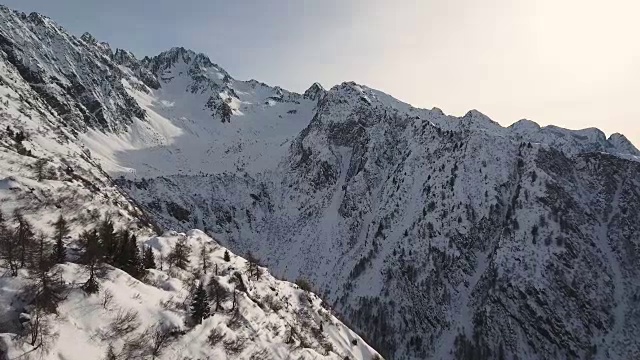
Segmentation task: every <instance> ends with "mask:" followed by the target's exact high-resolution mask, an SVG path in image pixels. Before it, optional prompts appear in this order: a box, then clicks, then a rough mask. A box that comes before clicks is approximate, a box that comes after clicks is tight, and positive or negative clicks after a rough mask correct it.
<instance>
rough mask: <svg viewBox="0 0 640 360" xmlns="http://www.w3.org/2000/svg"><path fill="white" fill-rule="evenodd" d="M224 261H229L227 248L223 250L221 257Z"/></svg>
mask: <svg viewBox="0 0 640 360" xmlns="http://www.w3.org/2000/svg"><path fill="white" fill-rule="evenodd" d="M223 259H224V261H226V262H229V261H231V256H229V250H225V251H224V257H223Z"/></svg>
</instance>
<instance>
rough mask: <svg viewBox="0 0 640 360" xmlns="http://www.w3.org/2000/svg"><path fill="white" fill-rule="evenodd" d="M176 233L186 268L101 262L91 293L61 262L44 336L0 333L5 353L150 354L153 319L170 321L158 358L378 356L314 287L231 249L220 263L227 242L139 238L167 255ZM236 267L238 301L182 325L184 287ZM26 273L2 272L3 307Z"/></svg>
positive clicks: (222, 279)
mask: <svg viewBox="0 0 640 360" xmlns="http://www.w3.org/2000/svg"><path fill="white" fill-rule="evenodd" d="M181 237H182V238H186V240H187V244H188V246H189V247H190V248H191V250H192V259H191V265H190V270H189V271H183V270H181V269H178V268H168V265H167V264H164V268H165V269H166V271H161V270H149V273H148V274H147V276H146V277H145V278H144V279H143V281H138V280H136V279H134V278H132V277H131V276H129V275H128V274H127V273H125V272H123V271H121V270H119V269H110V270H108V271H107V272H106V274H105V275H104V277H103V278H102V279H101V280H100V288H101V291H100V293H98V294H94V295H90V296H87V295H86V294H85V293H84V292H83V291H82V290H81V289H79V284H82V283H83V282H84V277H85V276H86V275H85V273H84V272H83V270H82V266H80V265H77V264H72V263H67V264H64V265H60V267H61V270H62V272H63V275H62V276H63V278H64V281H65V282H66V283H67V284H68V286H69V287H70V290H69V292H68V295H67V297H66V299H65V300H64V301H63V302H62V303H61V304H60V306H59V309H58V315H57V316H51V317H50V318H49V319H48V320H49V323H50V329H49V331H50V333H51V335H50V336H49V342H48V344H47V345H46V347H45V346H43V347H41V348H39V349H36V350H32V349H31V348H30V346H29V345H28V344H24V343H23V342H22V340H21V339H20V338H19V337H18V336H16V335H15V334H9V333H6V334H1V335H0V341H1V342H2V343H1V345H2V346H4V349H6V351H7V352H6V356H7V357H8V358H9V359H14V358H18V357H20V356H21V355H22V354H24V353H25V352H27V353H30V352H31V354H33V355H36V356H38V358H42V359H60V358H64V359H70V360H71V359H78V360H80V359H100V358H103V357H104V356H105V355H106V353H107V349H108V347H109V345H111V346H112V347H113V349H114V352H115V353H116V354H119V356H120V357H121V358H127V359H131V358H151V357H152V355H151V353H150V352H151V346H152V345H153V344H154V343H153V341H154V338H153V334H154V333H155V331H156V330H157V329H161V328H162V329H168V330H170V331H171V332H172V334H173V335H172V336H171V337H170V338H169V340H168V341H167V343H166V346H164V347H163V348H162V349H161V351H160V354H158V355H156V356H154V357H153V358H157V359H185V358H191V359H290V358H296V359H300V358H305V359H344V358H346V357H348V358H350V359H367V360H369V359H375V358H376V356H378V355H377V353H376V352H375V351H374V350H373V349H372V348H371V347H369V346H368V345H367V344H366V343H365V342H364V341H363V340H362V339H361V338H360V337H359V336H358V335H356V334H355V333H353V332H352V331H351V330H349V329H348V328H347V327H346V326H345V325H343V324H342V323H341V322H340V321H339V320H338V319H336V318H335V317H334V316H333V315H332V314H331V312H330V310H328V309H327V308H325V307H323V305H322V300H321V299H319V298H318V297H317V296H316V295H314V294H313V293H310V292H306V291H305V290H301V289H299V288H298V286H296V285H294V284H291V283H288V282H285V281H280V280H277V279H275V278H273V277H272V276H271V275H269V274H268V273H267V272H266V270H265V269H262V271H263V275H262V277H261V278H260V280H255V279H253V278H248V277H247V275H246V273H245V272H246V271H245V270H246V267H247V262H246V261H245V260H244V259H243V258H241V257H239V256H236V255H234V254H230V261H229V262H226V261H224V260H223V255H224V252H225V250H226V249H225V248H223V247H221V246H220V245H218V244H217V243H216V242H215V241H214V240H212V239H211V238H209V237H208V236H206V235H205V234H204V233H202V232H201V231H191V232H189V233H188V234H184V233H182V234H180V233H175V232H174V233H167V234H165V235H163V236H160V237H152V238H150V239H148V240H145V241H144V244H147V245H149V246H152V248H153V250H154V253H155V255H156V258H157V259H160V258H161V257H160V256H161V255H163V256H164V258H165V259H166V257H167V255H168V254H169V252H170V249H171V248H172V247H173V246H174V245H175V243H176V241H177V240H178V239H179V238H181ZM203 247H204V248H205V249H206V251H207V256H208V259H209V261H210V262H209V267H208V269H207V271H205V272H202V271H201V269H200V265H199V264H200V263H199V261H201V260H200V259H201V258H200V257H199V254H200V252H201V249H202V248H203ZM158 266H160V264H158ZM216 271H217V275H216ZM236 272H238V273H239V274H241V276H242V279H243V282H244V283H245V284H246V286H247V290H246V292H242V291H238V292H237V309H235V310H232V306H233V304H232V298H229V299H228V300H226V301H224V302H223V303H222V307H223V308H224V310H223V309H220V310H219V311H217V312H214V313H213V315H212V316H211V317H209V318H206V319H205V320H204V321H203V322H202V324H199V325H196V326H195V327H191V326H189V325H188V324H186V323H185V319H186V318H187V317H188V315H187V311H186V306H185V304H187V305H188V304H189V302H190V298H189V290H190V287H191V286H193V284H194V283H197V282H198V281H205V282H208V279H209V278H211V277H215V278H216V279H217V281H218V282H219V283H220V284H222V286H224V287H226V288H227V290H228V291H229V292H231V291H233V285H232V283H233V282H232V278H233V277H234V276H235V275H234V274H235V273H236ZM194 274H199V275H194ZM25 281H26V280H25V279H24V278H23V277H22V276H19V277H17V278H4V279H2V281H1V285H0V286H1V288H2V294H3V295H2V297H0V301H2V307H3V308H4V309H7V308H10V309H11V311H20V309H19V308H12V306H10V305H9V303H12V304H16V303H20V302H19V301H16V299H15V298H14V296H16V295H17V294H16V293H15V292H14V289H17V288H20V287H21V286H24V284H21V283H24V282H25ZM105 294H107V296H105ZM110 296H111V299H108V298H109V297H110ZM105 299H108V300H105ZM125 314H129V315H131V314H135V315H132V317H133V320H132V321H130V323H129V325H130V326H128V329H127V330H118V329H117V327H116V325H115V324H118V319H119V318H120V319H122V318H123V317H124V315H125ZM291 329H294V332H293V334H294V335H293V336H292V340H291V341H289V340H288V339H289V336H290V333H291ZM212 332H215V333H218V334H219V337H220V338H219V339H217V341H216V342H215V343H211V342H210V341H209V340H208V337H209V335H210V334H211V333H212ZM137 339H142V341H143V343H142V346H141V348H136V349H135V351H133V350H131V346H130V345H131V343H135V342H136V340H137ZM127 344H129V347H127ZM0 348H2V347H1V346H0ZM45 350H46V351H45Z"/></svg>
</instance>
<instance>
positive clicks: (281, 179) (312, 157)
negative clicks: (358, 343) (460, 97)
mask: <svg viewBox="0 0 640 360" xmlns="http://www.w3.org/2000/svg"><path fill="white" fill-rule="evenodd" d="M0 13H2V16H3V19H4V20H6V21H5V22H4V23H3V24H2V25H0V36H1V37H0V40H1V41H0V50H2V51H0V56H2V64H3V66H4V68H2V71H1V72H0V75H2V76H3V78H2V79H7V78H8V79H9V81H7V80H4V81H3V82H2V83H0V89H3V91H5V89H8V88H11V89H14V90H12V91H18V92H21V93H22V96H20V95H18V94H14V95H12V96H10V97H5V98H4V100H3V101H5V102H6V103H7V104H9V105H6V106H5V107H10V108H13V109H20V108H23V110H25V109H27V110H28V109H37V110H36V111H37V112H44V113H47V114H48V115H46V116H45V117H46V120H38V121H39V122H37V123H36V124H35V125H33V126H32V128H33V129H36V128H38V127H43V129H42V132H41V133H42V134H44V135H43V136H41V137H34V139H35V140H29V141H27V143H29V144H33V146H34V149H35V151H39V150H37V148H39V147H42V148H43V149H44V148H46V149H47V150H46V151H47V152H49V153H50V154H52V155H51V156H52V157H54V158H55V157H61V156H62V154H64V153H65V151H66V147H67V146H68V147H69V148H70V149H72V150H71V151H72V152H73V153H77V154H78V156H79V157H80V158H83V157H82V155H81V154H82V153H86V152H87V151H89V153H90V154H92V157H91V158H87V159H84V158H83V159H84V160H82V161H80V162H81V163H82V164H85V165H81V166H82V167H83V169H86V171H88V172H90V173H92V174H94V176H95V177H96V178H97V179H102V180H101V182H100V183H99V184H100V185H99V186H98V188H100V190H103V189H104V191H105V192H106V193H107V194H108V195H105V196H107V197H109V196H116V195H115V194H116V193H118V194H120V193H119V191H121V190H124V191H125V192H126V194H127V195H126V196H124V199H125V200H123V201H124V202H121V203H118V202H117V201H116V202H115V203H114V201H113V200H114V199H111V201H103V205H104V206H106V208H105V207H101V206H98V205H97V203H96V205H95V206H96V207H98V208H100V209H102V210H101V211H106V209H107V208H108V209H109V211H116V212H117V211H118V209H120V208H121V206H122V204H125V203H128V202H130V200H126V197H127V196H130V197H131V198H132V199H135V202H136V204H139V205H140V206H141V207H142V208H143V209H144V210H145V213H146V214H150V215H151V217H152V218H153V222H155V223H157V224H158V225H159V226H160V227H162V228H164V229H175V230H180V231H188V230H189V229H192V228H198V229H201V230H204V231H205V232H206V233H208V234H210V235H213V236H214V237H215V238H216V239H218V240H219V241H220V242H221V243H222V244H224V245H225V246H227V247H229V248H230V249H232V250H236V251H239V252H244V251H246V250H251V251H253V252H254V253H256V254H258V255H259V256H260V257H261V258H262V259H263V260H264V261H265V263H266V264H267V265H268V266H269V267H270V269H272V271H273V273H274V274H277V275H278V276H281V277H284V278H286V279H288V280H295V279H296V278H298V277H300V276H303V277H306V278H308V279H310V280H311V282H312V283H313V284H314V286H315V287H316V288H317V289H318V290H319V291H320V292H321V293H323V297H324V298H326V299H328V301H330V302H331V303H332V305H334V308H335V309H336V310H337V311H339V312H340V314H341V315H342V316H343V317H344V318H346V319H348V320H349V323H350V324H352V326H353V327H354V328H355V329H356V330H358V331H359V332H360V333H362V334H365V335H366V336H367V338H368V339H371V344H373V345H374V347H376V348H377V349H378V350H379V351H380V352H381V353H382V354H384V355H385V356H386V357H388V358H397V359H405V358H406V359H424V358H432V359H451V358H453V359H464V358H468V357H470V356H471V354H474V356H477V358H480V359H491V358H495V357H498V358H500V356H501V354H503V355H504V357H505V358H507V359H508V358H513V357H514V356H518V358H524V359H548V358H611V359H629V358H637V357H638V356H640V355H639V354H640V344H639V343H638V341H637V339H638V338H639V336H638V335H639V331H640V330H639V329H640V318H639V316H638V314H637V313H636V311H635V310H634V309H636V308H637V305H638V298H639V297H638V294H639V293H640V284H639V282H638V276H637V274H638V273H640V268H639V267H638V264H639V261H638V256H637V254H638V250H637V249H638V248H639V247H640V243H638V239H639V237H638V234H639V233H640V229H639V228H638V221H637V219H638V216H639V215H638V211H637V209H639V208H640V198H639V197H638V194H640V183H639V182H638V181H637V179H638V178H640V171H639V169H638V167H639V165H638V164H639V162H638V161H637V160H638V159H639V158H640V152H638V150H637V149H636V148H635V147H634V146H633V145H632V144H631V143H630V142H629V141H628V140H627V139H626V138H625V137H624V136H623V135H620V134H613V135H611V136H610V137H609V138H607V137H606V136H605V135H604V134H603V133H602V132H601V131H599V130H597V129H584V130H578V131H574V130H567V129H562V128H559V127H555V126H547V127H540V126H539V125H538V124H536V123H534V122H532V121H529V120H521V121H518V122H517V123H515V124H513V125H512V126H510V127H506V128H505V127H502V126H500V125H499V124H497V123H496V122H494V121H492V120H491V119H489V118H488V117H487V116H485V115H483V114H482V113H480V112H479V111H477V110H471V111H469V112H468V113H467V114H465V115H464V116H462V117H454V116H448V115H445V114H444V113H443V112H442V111H440V110H439V109H437V108H433V109H431V110H428V109H418V108H415V107H412V106H411V105H409V104H405V103H402V102H400V101H398V100H396V99H394V98H393V97H391V96H389V95H387V94H384V93H382V92H380V91H377V90H375V89H371V88H368V87H366V86H363V85H359V84H355V83H353V82H345V83H342V84H340V85H336V86H334V87H333V88H331V89H329V90H325V89H323V88H322V87H321V86H319V85H318V84H313V85H312V86H311V87H310V88H309V89H308V90H307V91H306V92H305V93H304V94H302V95H300V94H295V93H292V92H288V91H286V90H284V89H281V88H279V87H271V86H268V85H265V84H262V83H259V82H257V81H254V80H251V81H240V80H236V79H234V78H233V77H232V76H231V75H230V74H228V73H227V72H226V71H225V70H224V69H222V68H221V67H220V66H218V65H216V64H214V63H212V62H211V61H210V60H209V58H208V57H207V56H205V55H203V54H197V53H194V52H192V51H190V50H186V49H183V48H172V49H170V50H168V51H166V52H163V53H161V54H159V55H158V56H155V57H150V58H144V59H136V58H135V56H133V54H131V53H130V52H128V51H125V50H121V49H118V50H116V51H115V52H114V51H112V50H111V49H110V48H109V47H108V45H106V44H103V43H99V42H98V41H97V40H96V39H93V38H92V37H91V36H89V35H84V36H83V37H82V38H81V39H76V38H74V37H72V36H70V35H68V34H67V33H65V32H64V30H63V29H61V28H60V27H58V26H57V25H55V24H54V23H53V22H52V21H51V20H50V19H46V18H44V17H42V16H40V15H29V16H27V15H23V14H20V13H16V12H12V11H10V10H8V9H6V8H1V9H0ZM30 59H33V60H30ZM34 69H36V70H37V71H35V70H34ZM34 71H35V75H34ZM34 79H35V80H37V81H33V80H34ZM15 84H18V86H16V85H15ZM43 84H44V86H43ZM15 89H19V90H15ZM43 89H44V90H43ZM74 89H75V90H74ZM78 89H79V90H82V91H79V90H78ZM45 90H46V91H45ZM87 94H91V95H90V96H89V95H87ZM3 104H4V103H3ZM91 109H92V110H91ZM89 110H91V111H89ZM15 111H17V110H15ZM92 114H102V115H101V116H93V115H92ZM85 115H86V116H85ZM36 118H38V116H36ZM31 119H33V116H23V117H21V118H16V121H17V122H16V124H18V125H19V124H28V123H29V121H32V120H31ZM18 125H16V126H18ZM19 126H22V125H19ZM57 132H64V133H65V134H66V135H65V136H66V138H68V139H69V141H68V145H64V147H63V148H55V149H53V148H49V147H47V146H48V145H46V144H47V141H49V140H50V139H51V136H49V135H50V134H52V133H57ZM30 133H35V130H32V131H30ZM11 146H13V145H11V144H5V148H8V147H11ZM29 146H31V145H29ZM85 149H86V150H85ZM11 151H12V154H11V158H7V159H8V160H7V161H5V164H2V166H3V167H4V168H3V169H4V171H6V172H7V175H8V176H7V177H6V179H5V180H3V182H2V183H0V191H1V192H2V194H15V191H14V190H11V189H14V188H16V187H21V188H22V189H29V186H28V185H29V184H31V183H29V181H32V179H33V176H32V173H29V175H24V174H26V173H25V172H24V171H22V170H20V169H22V167H26V166H28V165H30V164H31V163H32V162H33V160H31V159H30V158H29V157H24V156H21V157H17V155H14V154H13V152H15V149H14V150H11ZM43 151H45V150H43ZM12 162H19V164H21V165H20V166H18V167H15V166H11V164H12ZM6 164H8V165H6ZM98 165H100V166H101V168H103V169H105V170H106V172H107V173H108V174H109V175H110V176H113V177H119V176H120V175H123V177H122V178H120V179H118V180H117V184H118V186H119V188H112V187H111V186H112V185H111V183H110V182H109V181H108V179H109V177H108V175H107V174H105V173H102V172H101V171H100V170H99V168H98ZM79 166H80V165H79ZM21 174H23V175H21ZM10 176H12V177H11V178H9V177H10ZM21 176H22V178H21ZM29 179H31V180H29ZM47 181H48V180H46V181H45V182H44V184H46V186H53V184H54V183H51V185H49V183H48V182H47ZM39 186H40V185H39ZM110 189H111V190H114V191H115V193H113V195H109V194H111V193H112V192H111V190H110ZM23 192H24V193H30V192H31V190H30V189H29V190H24V191H23ZM6 196H10V197H11V200H8V201H7V202H6V204H9V205H7V209H10V208H11V207H12V206H13V205H11V204H12V203H15V204H23V199H24V197H15V196H14V195H6ZM117 196H123V195H122V194H120V195H117ZM96 198H98V199H100V197H96ZM118 199H120V198H118ZM94 200H95V199H94ZM85 204H86V203H85ZM89 204H93V203H89ZM136 204H132V205H131V209H132V210H131V211H137V208H136ZM88 206H93V205H88ZM126 206H128V205H125V207H126ZM78 208H81V207H78V206H74V207H73V209H74V210H75V209H78ZM37 209H39V208H38V207H34V210H35V211H39V210H37ZM45 209H47V210H48V208H45ZM3 210H4V205H3ZM42 212H45V211H42ZM27 215H28V214H27ZM124 215H125V216H123V219H126V218H136V216H130V215H127V211H125V214H124ZM138 217H142V214H139V215H138ZM125 223H127V222H126V221H125ZM144 226H146V225H144V224H140V225H139V226H138V227H140V228H144Z"/></svg>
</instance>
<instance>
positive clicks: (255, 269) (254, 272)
mask: <svg viewBox="0 0 640 360" xmlns="http://www.w3.org/2000/svg"><path fill="white" fill-rule="evenodd" d="M246 259H247V272H248V273H249V277H252V276H253V277H255V279H256V280H260V275H261V271H260V260H259V259H258V258H257V257H256V256H255V255H253V253H251V251H249V252H247V255H246Z"/></svg>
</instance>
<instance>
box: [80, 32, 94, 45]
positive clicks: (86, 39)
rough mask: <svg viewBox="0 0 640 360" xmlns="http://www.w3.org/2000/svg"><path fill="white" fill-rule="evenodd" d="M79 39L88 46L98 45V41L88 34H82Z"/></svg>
mask: <svg viewBox="0 0 640 360" xmlns="http://www.w3.org/2000/svg"><path fill="white" fill-rule="evenodd" d="M80 39H81V40H82V41H84V42H85V43H87V44H89V45H96V44H97V43H98V40H97V39H96V38H95V37H94V36H93V35H91V33H89V32H85V33H84V34H82V35H81V36H80Z"/></svg>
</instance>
